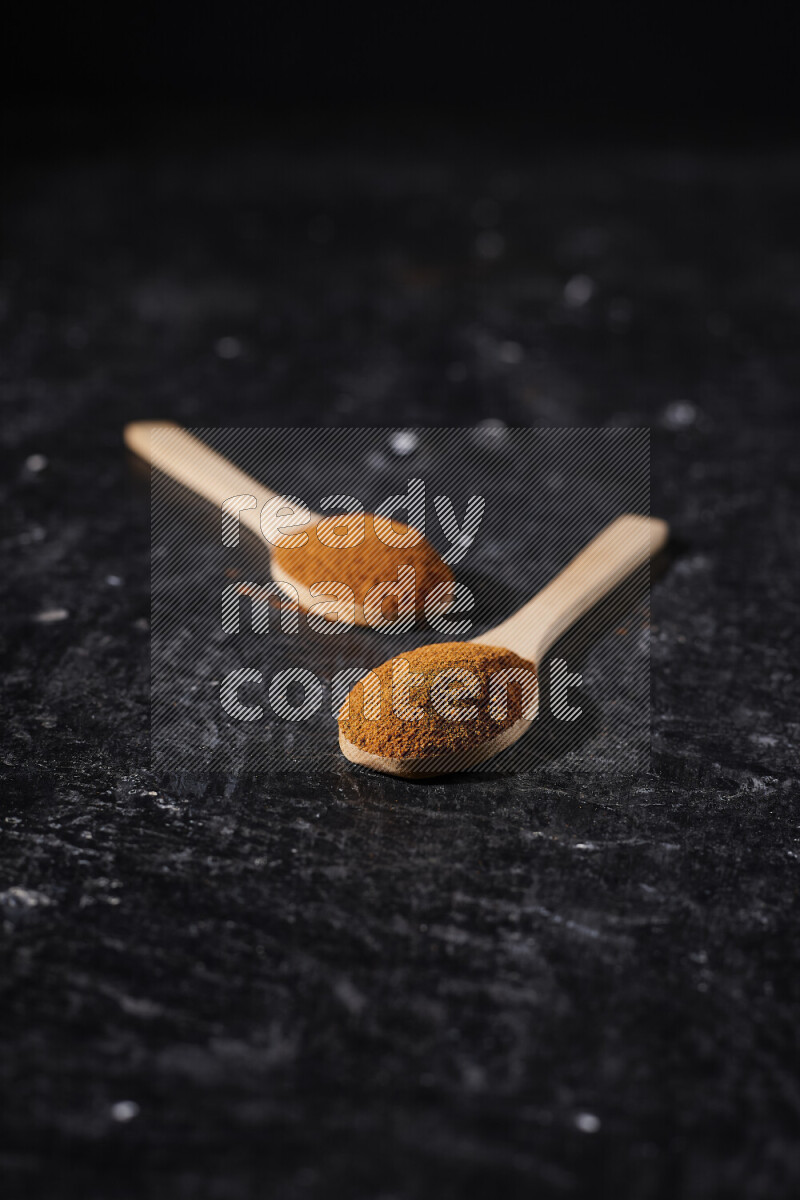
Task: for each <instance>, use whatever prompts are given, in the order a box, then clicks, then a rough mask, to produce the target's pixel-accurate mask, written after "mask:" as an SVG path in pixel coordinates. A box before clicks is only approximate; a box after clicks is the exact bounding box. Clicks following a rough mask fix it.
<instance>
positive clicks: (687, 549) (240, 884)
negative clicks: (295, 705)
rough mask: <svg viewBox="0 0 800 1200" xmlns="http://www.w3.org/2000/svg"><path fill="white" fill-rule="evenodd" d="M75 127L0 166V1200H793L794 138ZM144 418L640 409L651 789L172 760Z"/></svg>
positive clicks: (377, 417) (796, 946)
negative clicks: (498, 1199)
mask: <svg viewBox="0 0 800 1200" xmlns="http://www.w3.org/2000/svg"><path fill="white" fill-rule="evenodd" d="M112 66H113V64H112ZM80 121H81V118H80V117H72V116H70V114H69V113H68V112H65V113H62V114H59V115H58V116H57V117H55V118H51V120H50V123H49V124H48V125H47V127H46V128H47V139H46V143H47V144H46V152H45V150H43V149H42V148H41V142H39V141H37V140H36V139H37V137H40V136H41V126H39V125H38V124H37V125H35V133H36V137H34V136H33V135H31V138H30V139H28V137H27V136H26V128H27V127H25V126H22V127H20V126H19V125H18V124H16V123H15V124H14V127H13V129H12V138H11V141H12V144H13V148H14V153H15V156H16V166H15V170H14V172H13V174H12V175H11V178H10V181H9V183H8V184H7V187H6V204H5V216H6V219H5V228H6V235H5V250H4V258H3V284H2V294H1V295H2V333H3V342H4V346H5V352H4V357H3V361H2V383H1V384H0V400H2V422H3V427H2V432H3V447H2V493H3V501H2V503H3V508H2V512H3V534H2V539H3V559H2V568H3V569H2V576H1V577H0V587H1V588H2V611H3V657H4V674H3V698H2V708H1V709H0V720H1V721H2V733H3V742H4V749H3V752H2V781H3V783H2V793H1V795H2V821H3V825H2V841H1V842H0V910H1V911H2V919H3V926H2V947H3V949H2V954H3V960H2V968H0V995H1V996H2V1020H0V1045H1V1047H2V1051H1V1054H0V1081H1V1082H2V1090H3V1093H4V1100H3V1109H2V1137H1V1138H0V1170H1V1171H2V1174H3V1177H4V1194H6V1195H9V1196H18V1195H19V1196H26V1195H31V1196H33V1195H36V1196H40V1195H41V1196H47V1197H48V1198H49V1200H58V1198H60V1197H81V1198H90V1200H94V1198H97V1200H101V1198H105V1197H110V1196H121V1197H128V1196H131V1197H132V1196H136V1195H142V1194H146V1195H149V1196H156V1197H170V1198H176V1200H179V1198H184V1197H185V1198H189V1197H192V1198H194V1197H209V1198H213V1200H228V1198H238V1197H243V1196H254V1197H258V1198H259V1200H261V1198H267V1197H269V1198H271V1197H279V1198H281V1200H283V1198H286V1200H306V1198H308V1200H316V1198H318V1197H320V1198H322V1197H324V1198H326V1200H327V1198H329V1197H336V1198H339V1197H343V1198H350V1197H352V1198H354V1200H361V1198H364V1200H418V1198H424V1200H427V1198H428V1197H431V1198H433V1197H436V1198H437V1200H449V1198H451V1197H458V1198H459V1200H460V1198H461V1197H470V1196H473V1195H488V1194H491V1195H496V1196H513V1197H530V1196H539V1195H547V1196H549V1195H553V1196H562V1195H563V1196H566V1197H570V1196H583V1195H591V1196H596V1195H598V1194H603V1195H605V1194H607V1195H609V1196H621V1197H631V1198H636V1200H651V1198H652V1200H662V1198H663V1200H674V1198H675V1197H686V1198H687V1200H701V1198H702V1200H709V1198H723V1197H740V1196H746V1197H753V1198H763V1200H778V1198H780V1197H784V1196H786V1197H788V1196H790V1195H793V1194H795V1189H796V1188H797V1187H798V1185H800V1152H799V1151H798V1125H799V1122H798V1116H799V1113H800V1083H798V1077H797V1059H798V1045H797V1043H798V1033H797V1030H798V1005H797V1002H798V976H797V965H798V958H799V957H800V933H798V904H797V900H798V886H799V882H798V881H799V880H800V822H799V821H798V815H797V808H796V803H795V802H796V796H797V784H796V768H797V762H798V749H797V745H798V715H797V714H798V709H797V697H798V685H797V665H796V661H793V658H792V649H793V648H794V645H793V637H794V633H795V628H796V624H797V611H798V569H797V548H798V512H797V504H796V499H797V484H798V458H797V447H796V441H795V440H794V438H795V433H796V424H797V422H796V414H797V388H798V383H799V382H800V350H798V339H797V321H798V314H799V313H800V238H799V237H798V223H797V213H798V209H799V208H800V155H798V153H797V152H796V151H793V150H791V149H786V148H785V147H783V148H781V147H777V148H768V147H765V148H761V149H750V150H746V151H745V150H742V149H741V148H737V147H728V148H725V147H724V146H723V147H721V148H719V147H718V148H716V149H715V148H713V147H709V146H704V147H703V148H697V147H695V148H691V146H690V147H688V148H683V149H681V148H680V144H678V146H677V148H676V147H675V146H674V145H673V146H669V145H665V144H663V143H662V144H660V145H656V146H654V147H653V148H652V149H647V148H646V147H643V146H642V145H639V146H638V148H632V149H625V148H622V147H618V148H616V149H608V148H606V149H601V148H594V147H591V146H585V145H584V146H582V147H578V146H566V145H565V146H559V145H555V146H553V145H547V144H544V143H542V144H538V143H537V144H529V143H528V142H526V140H525V138H524V136H520V135H519V130H518V131H517V136H516V137H515V138H509V137H505V136H503V134H502V133H498V134H497V135H494V134H491V135H490V134H487V133H486V132H483V133H481V132H477V133H476V132H473V131H472V130H470V129H469V128H465V127H463V126H462V128H461V131H460V132H458V133H453V132H449V133H448V132H447V131H446V130H445V131H443V130H442V129H439V128H438V127H436V125H435V123H434V122H431V123H424V127H423V125H422V124H417V123H416V122H413V121H412V122H411V123H410V125H409V124H407V125H406V126H405V127H404V129H403V130H398V129H397V127H393V129H392V130H391V131H390V132H388V133H387V134H386V136H377V135H376V133H375V129H374V127H372V128H367V127H366V126H364V124H363V123H362V124H361V125H359V124H358V123H356V124H355V125H354V126H353V127H352V128H351V127H343V128H342V130H340V132H339V134H338V135H337V137H336V138H335V139H334V140H333V141H331V140H325V139H324V138H319V137H317V136H316V135H315V130H314V129H309V127H308V125H307V124H305V123H304V122H302V121H301V122H299V123H298V124H297V125H296V126H290V125H286V126H280V127H278V128H275V127H273V126H271V125H269V124H267V125H265V127H264V129H263V131H257V130H254V129H253V128H252V127H250V126H247V127H245V126H242V127H241V128H240V127H238V126H237V125H236V123H235V122H233V123H232V124H230V125H229V126H228V127H227V128H226V130H225V133H224V136H223V135H222V134H220V133H218V132H215V131H213V130H212V131H210V132H209V130H208V129H198V127H197V125H196V124H195V125H191V126H189V127H183V128H182V131H181V132H180V134H179V135H176V134H175V132H174V130H173V131H169V130H167V131H163V130H162V131H160V132H158V133H154V132H153V131H152V129H150V130H149V131H148V135H147V136H146V137H131V136H129V130H128V129H127V127H126V139H124V144H120V145H117V141H116V139H115V138H114V136H112V134H111V132H110V129H113V122H107V123H105V124H103V123H101V132H100V134H99V135H97V136H94V135H93V132H92V127H89V129H88V133H87V136H85V137H83V136H81V137H80V138H77V139H76V138H75V137H74V136H73V135H74V134H75V128H76V123H77V125H79V126H80ZM65 131H67V132H65ZM83 132H84V131H83V127H82V126H81V133H82V134H83ZM68 134H69V136H68ZM62 138H63V139H64V140H65V142H66V143H67V144H68V148H67V149H64V148H63V147H62ZM576 276H578V277H581V276H585V277H586V278H587V279H588V280H590V281H591V295H590V296H588V298H587V299H586V300H585V302H584V303H582V304H578V305H576V304H575V303H574V301H575V298H576V296H578V297H579V296H580V295H586V293H587V285H586V283H585V281H584V282H583V283H580V284H578V285H576V284H575V282H574V281H575V277H576ZM570 281H573V282H572V284H570ZM565 289H566V290H565ZM570 298H571V299H572V304H571V303H570ZM221 339H236V340H235V342H231V341H230V340H228V341H221ZM508 342H513V343H515V344H516V345H518V346H519V347H521V350H522V353H521V357H520V358H519V361H515V362H513V363H511V364H509V362H508V361H506V359H507V358H508V355H507V354H506V355H505V357H504V354H503V353H502V352H501V350H500V348H502V346H503V345H504V344H505V343H508ZM232 351H233V355H232V356H231V352H232ZM512 357H513V355H512ZM136 417H171V418H174V419H176V420H178V421H181V422H183V423H185V424H190V425H195V426H202V425H214V424H227V425H268V424H292V425H298V424H317V423H336V424H358V425H375V424H377V425H387V426H389V425H397V424H401V425H410V424H416V423H421V424H442V425H446V424H471V423H475V422H478V421H482V420H485V419H487V418H491V419H494V420H503V421H506V422H509V423H511V424H522V425H529V424H533V425H608V424H636V425H641V424H649V425H651V426H652V429H653V495H652V507H653V512H654V513H656V514H658V515H661V516H664V517H666V518H667V519H668V520H669V521H670V522H671V523H672V526H673V529H674V535H675V537H674V550H673V557H672V561H671V563H670V564H669V565H668V568H667V570H666V572H665V573H664V574H663V575H662V576H661V578H660V579H659V580H658V581H657V583H656V585H655V588H654V593H653V623H654V624H653V756H652V770H651V772H650V773H649V774H648V775H647V776H646V777H643V778H642V779H640V780H638V781H636V782H634V783H632V784H630V785H624V786H621V785H619V783H611V782H604V781H603V780H602V779H599V780H598V779H595V780H593V781H591V782H590V783H589V784H585V783H581V781H579V780H573V779H570V778H565V777H564V776H563V774H561V773H559V770H558V767H557V764H555V765H554V766H553V768H552V769H551V770H543V771H542V772H540V773H539V774H538V775H537V776H536V777H535V778H533V779H530V778H519V779H516V780H508V779H495V780H484V781H481V782H475V781H472V782H455V783H454V782H445V783H434V784H430V785H426V786H420V785H409V784H406V783H403V782H400V781H394V780H391V779H389V778H381V777H373V776H370V775H368V774H366V773H359V772H356V771H355V770H353V769H352V768H351V767H350V766H349V765H348V764H346V763H345V762H344V761H342V762H341V763H339V764H338V766H337V768H336V770H335V771H333V772H330V773H319V774H312V773H309V774H308V775H307V776H305V777H303V778H300V779H297V778H281V777H279V776H277V775H276V776H274V777H271V778H268V779H266V780H263V779H261V780H257V781H247V780H244V779H239V780H237V779H235V778H224V779H213V780H210V781H209V780H199V779H192V778H190V777H170V776H164V775H154V774H152V773H151V772H150V771H149V770H148V768H147V765H146V764H147V754H148V725H147V711H148V709H147V705H148V627H147V622H148V614H149V601H148V572H149V565H148V554H149V531H148V493H147V484H146V479H145V478H144V477H143V474H142V472H141V471H138V470H137V469H136V467H135V464H133V463H131V462H130V461H128V460H127V459H126V456H125V453H124V451H123V448H122V443H121V429H122V425H123V423H124V422H125V421H127V420H130V419H132V418H136ZM31 456H44V457H45V459H46V464H45V465H43V463H42V461H41V459H36V458H33V459H31ZM115 581H116V582H115ZM118 581H121V583H119V582H118ZM58 609H63V610H65V611H66V614H67V615H66V616H64V617H63V619H59V620H51V621H45V622H42V621H41V620H37V619H36V618H37V615H38V614H40V613H42V612H48V611H49V612H52V611H53V610H58ZM125 1101H128V1102H133V1103H134V1104H135V1105H136V1106H138V1110H137V1109H133V1108H131V1107H128V1108H127V1109H126V1108H122V1109H120V1108H116V1109H115V1107H114V1106H115V1105H119V1104H120V1103H121V1102H125ZM132 1112H135V1113H136V1115H134V1116H132V1117H131V1119H129V1120H121V1119H119V1117H120V1115H127V1116H130V1114H131V1113H132ZM115 1114H116V1116H115Z"/></svg>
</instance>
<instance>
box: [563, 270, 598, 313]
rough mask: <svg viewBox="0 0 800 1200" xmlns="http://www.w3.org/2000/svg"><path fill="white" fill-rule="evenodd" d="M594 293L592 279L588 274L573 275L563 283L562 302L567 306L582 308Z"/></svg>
mask: <svg viewBox="0 0 800 1200" xmlns="http://www.w3.org/2000/svg"><path fill="white" fill-rule="evenodd" d="M593 295H594V280H592V279H590V278H589V276H588V275H573V276H572V278H571V279H569V280H567V283H566V284H565V285H564V303H565V304H566V306H567V308H583V306H584V304H588V303H589V301H590V300H591V298H592V296H593Z"/></svg>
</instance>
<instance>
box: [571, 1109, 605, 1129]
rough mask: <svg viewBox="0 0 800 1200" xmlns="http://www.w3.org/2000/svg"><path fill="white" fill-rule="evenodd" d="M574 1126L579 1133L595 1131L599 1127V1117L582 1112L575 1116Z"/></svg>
mask: <svg viewBox="0 0 800 1200" xmlns="http://www.w3.org/2000/svg"><path fill="white" fill-rule="evenodd" d="M575 1128H576V1129H580V1131H581V1133H597V1131H598V1130H599V1128H600V1118H599V1117H596V1116H595V1115H594V1113H589V1112H582V1113H578V1114H577V1116H576V1117H575Z"/></svg>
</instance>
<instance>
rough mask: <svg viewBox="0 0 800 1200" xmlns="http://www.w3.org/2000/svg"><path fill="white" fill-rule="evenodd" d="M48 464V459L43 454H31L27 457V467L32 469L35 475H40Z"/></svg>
mask: <svg viewBox="0 0 800 1200" xmlns="http://www.w3.org/2000/svg"><path fill="white" fill-rule="evenodd" d="M46 466H47V459H46V458H45V456H44V455H43V454H29V455H28V457H27V458H26V459H25V469H26V470H28V471H32V472H33V473H34V475H38V474H39V472H40V471H43V470H44V469H45V467H46Z"/></svg>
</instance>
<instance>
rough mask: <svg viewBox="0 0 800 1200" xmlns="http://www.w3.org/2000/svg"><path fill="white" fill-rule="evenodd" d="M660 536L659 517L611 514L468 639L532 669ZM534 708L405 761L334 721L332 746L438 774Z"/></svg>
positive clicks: (487, 748)
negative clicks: (522, 599)
mask: <svg viewBox="0 0 800 1200" xmlns="http://www.w3.org/2000/svg"><path fill="white" fill-rule="evenodd" d="M668 537H669V526H668V525H667V523H666V522H665V521H660V520H657V519H653V518H650V517H640V516H634V515H628V516H623V517H618V518H617V520H616V521H613V522H612V523H611V524H610V525H608V526H607V527H606V528H605V529H604V530H603V531H602V533H599V534H598V535H597V537H596V538H594V539H593V540H592V541H591V542H590V543H589V545H588V546H586V547H585V549H583V550H582V551H581V552H580V554H578V555H577V557H576V558H574V559H573V560H572V562H571V563H570V564H569V565H568V566H567V567H565V568H564V570H563V571H561V572H560V574H558V575H557V576H556V577H555V579H553V580H552V582H551V583H549V584H547V586H546V587H545V588H543V589H542V591H540V592H539V593H538V594H537V595H536V596H534V598H533V599H532V600H529V601H528V603H527V604H525V605H523V607H522V608H520V609H519V610H518V611H517V612H516V613H514V615H513V616H511V617H509V618H508V619H507V620H505V621H503V622H502V624H500V625H497V626H495V628H494V629H490V630H488V631H487V632H486V633H482V634H481V635H480V637H476V638H473V639H472V644H473V645H478V646H480V645H483V646H497V647H501V648H502V649H504V650H509V651H512V652H513V653H514V654H517V655H519V656H520V658H522V659H526V660H527V661H528V662H530V663H533V665H534V666H535V668H536V670H537V673H538V672H539V670H540V668H541V664H542V662H543V659H544V656H545V655H546V654H547V651H548V650H549V649H550V648H551V647H552V646H553V645H554V643H555V642H557V641H558V639H559V638H560V637H561V635H562V634H563V633H565V632H566V630H567V629H568V628H569V627H570V626H571V625H573V624H574V623H575V622H576V621H578V620H579V619H580V618H581V617H582V616H584V615H585V614H586V613H587V612H588V611H589V610H590V609H591V608H593V607H594V605H595V604H597V603H598V601H600V600H602V599H603V598H604V597H605V596H607V595H609V594H610V593H611V592H612V591H613V590H614V589H615V588H616V587H617V586H618V585H619V584H620V583H621V582H622V581H623V580H624V579H625V578H626V577H627V576H628V575H630V574H631V573H632V572H634V571H635V570H637V568H639V567H642V566H644V565H645V563H647V562H648V561H649V559H650V558H651V557H652V555H654V554H656V553H657V551H658V550H660V549H661V547H662V546H663V545H664V544H665V543H666V541H667V538H668ZM412 653H413V652H412ZM398 657H399V658H402V657H403V656H402V655H399V656H398ZM443 666H445V667H446V666H447V663H446V662H445V663H443ZM537 712H538V692H537V699H536V702H535V706H534V711H533V713H531V714H530V715H529V716H527V717H523V718H520V719H519V720H518V721H516V722H515V723H514V724H512V725H510V726H508V727H507V728H505V729H503V730H502V732H501V733H499V734H498V735H497V736H495V737H489V738H484V739H483V740H479V741H477V742H476V743H475V744H473V745H470V746H468V747H467V748H466V749H460V750H451V751H448V752H446V753H441V752H439V753H432V754H431V755H427V756H425V755H423V756H415V757H413V758H387V757H384V756H383V755H380V754H374V753H370V752H368V751H366V750H364V749H362V748H361V747H359V746H357V745H355V744H354V743H353V742H351V741H349V740H348V739H347V737H346V736H345V735H344V733H343V731H342V728H341V722H340V730H339V746H340V747H341V750H342V753H343V754H344V755H345V757H346V758H349V759H350V761H351V762H354V763H360V764H361V765H362V766H365V767H371V768H372V770H374V771H383V772H384V773H385V774H387V775H402V776H407V777H414V778H420V777H422V778H425V777H430V776H432V775H445V774H450V773H452V772H453V771H463V770H465V769H466V768H467V767H472V766H475V765H476V764H477V763H481V762H485V761H486V760H487V759H490V758H493V757H494V756H495V755H496V754H499V753H500V752H501V750H505V749H506V748H507V747H508V746H511V745H513V744H514V742H516V741H518V739H519V738H521V737H522V735H523V734H524V733H525V732H526V731H527V730H528V729H529V728H530V726H531V724H532V723H533V720H534V719H535V717H536V714H537ZM379 719H380V718H379Z"/></svg>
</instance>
